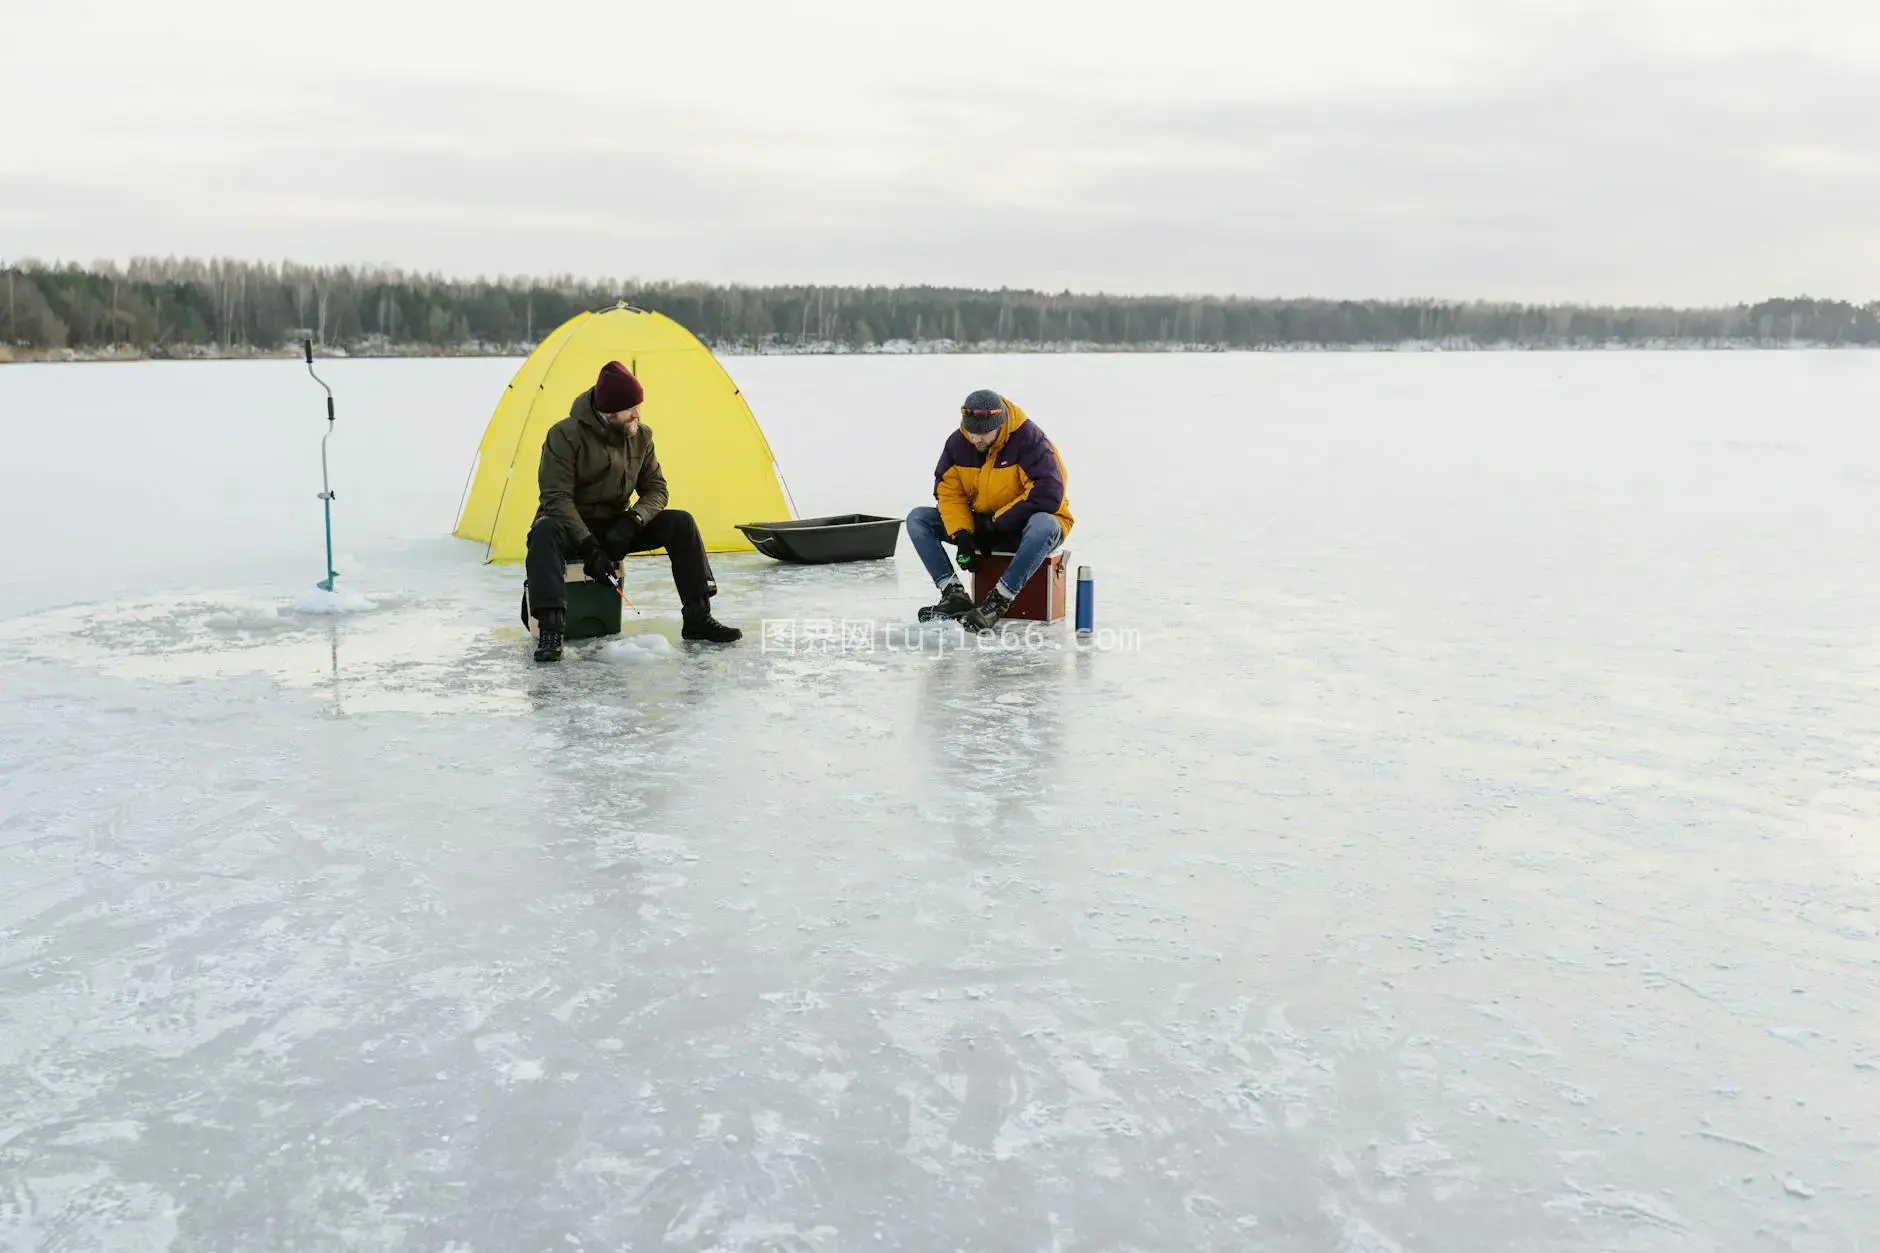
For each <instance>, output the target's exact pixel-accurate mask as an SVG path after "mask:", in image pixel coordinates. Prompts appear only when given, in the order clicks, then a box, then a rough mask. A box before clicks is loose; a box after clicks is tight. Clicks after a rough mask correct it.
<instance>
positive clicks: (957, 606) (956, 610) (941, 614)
mask: <svg viewBox="0 0 1880 1253" xmlns="http://www.w3.org/2000/svg"><path fill="white" fill-rule="evenodd" d="M972 607H973V598H972V597H970V596H968V595H967V594H966V589H965V588H964V587H961V586H960V581H959V580H958V579H953V580H951V581H949V582H948V583H947V585H946V586H945V587H943V588H941V589H940V603H939V604H937V605H922V606H921V608H920V620H921V621H922V622H932V621H933V620H934V619H935V618H961V617H964V616H965V615H966V614H967V613H969V612H971V610H972Z"/></svg>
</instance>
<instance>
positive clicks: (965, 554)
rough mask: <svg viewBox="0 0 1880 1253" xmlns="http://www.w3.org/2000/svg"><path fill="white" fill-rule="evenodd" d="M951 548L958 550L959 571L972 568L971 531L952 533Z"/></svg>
mask: <svg viewBox="0 0 1880 1253" xmlns="http://www.w3.org/2000/svg"><path fill="white" fill-rule="evenodd" d="M953 547H955V548H957V549H959V550H960V569H962V570H970V569H972V568H973V533H972V532H971V531H955V532H953Z"/></svg>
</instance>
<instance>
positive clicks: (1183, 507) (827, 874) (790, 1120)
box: [0, 353, 1880, 1253]
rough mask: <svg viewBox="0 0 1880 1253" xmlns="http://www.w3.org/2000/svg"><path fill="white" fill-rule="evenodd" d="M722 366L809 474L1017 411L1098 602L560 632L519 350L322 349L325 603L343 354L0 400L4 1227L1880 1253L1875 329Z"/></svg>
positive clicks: (836, 500)
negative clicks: (1004, 620) (1827, 346)
mask: <svg viewBox="0 0 1880 1253" xmlns="http://www.w3.org/2000/svg"><path fill="white" fill-rule="evenodd" d="M730 365H731V366H732V369H733V371H734V373H735V375H736V376H737V378H738V381H739V383H740V384H741V385H742V386H743V387H744V389H745V391H746V393H747V394H748V395H749V396H750V397H751V400H752V403H753V406H754V408H755V409H756V411H757V413H758V414H759V415H760V417H761V419H762V420H763V422H764V424H765V428H766V433H767V434H768V436H769V437H770V439H771V441H772V444H773V446H774V447H775V448H776V449H777V451H778V453H779V455H780V456H781V457H782V458H783V460H784V464H785V468H786V473H787V475H788V477H789V481H790V486H791V488H792V490H793V492H794V494H795V497H796V501H797V504H798V506H799V508H800V509H801V510H802V511H803V512H804V513H822V512H832V513H833V512H849V511H855V510H860V511H867V512H877V513H895V514H898V513H902V512H904V511H905V510H906V509H907V508H908V507H910V506H912V505H914V504H918V503H921V502H922V500H923V499H924V498H925V495H926V491H927V484H928V482H929V475H930V473H931V466H932V464H933V460H934V457H935V455H936V454H937V450H938V445H939V441H940V438H941V436H942V435H943V434H944V432H945V430H946V428H947V426H948V423H949V419H950V415H951V413H952V412H953V410H954V406H956V405H957V403H958V400H959V398H960V397H961V396H963V395H965V393H966V392H967V391H970V390H972V389H973V388H974V387H978V386H996V387H1000V388H1003V389H1004V390H1006V391H1007V392H1008V393H1009V394H1011V395H1012V396H1013V397H1014V398H1015V399H1017V400H1019V401H1020V403H1022V404H1024V405H1026V406H1027V407H1028V408H1029V409H1030V411H1031V412H1032V413H1033V414H1034V415H1035V416H1036V417H1037V418H1038V420H1039V421H1040V422H1041V424H1042V425H1044V426H1045V427H1046V429H1047V430H1049V431H1050V433H1051V434H1052V435H1054V436H1055V437H1057V438H1058V440H1059V441H1060V443H1061V444H1062V445H1063V448H1064V452H1065V456H1066V458H1067V460H1068V462H1069V465H1070V472H1071V484H1072V503H1073V506H1074V507H1075V509H1076V512H1077V515H1078V518H1079V522H1078V525H1077V529H1076V531H1075V533H1074V534H1073V536H1072V538H1071V541H1070V548H1071V549H1072V551H1073V554H1074V555H1073V558H1072V560H1073V562H1076V563H1088V564H1091V565H1093V566H1094V568H1095V573H1096V579H1097V594H1098V605H1099V613H1098V625H1099V626H1100V627H1103V628H1106V629H1107V630H1109V631H1110V632H1111V634H1110V635H1109V636H1107V637H1105V638H1104V639H1103V640H1101V641H1100V642H1099V643H1098V645H1096V646H1092V647H1083V648H1080V647H1078V646H1077V645H1075V644H1074V643H1073V642H1072V640H1071V637H1070V634H1069V630H1068V627H1062V628H1057V629H1055V631H1053V632H1040V633H1037V634H1036V635H1034V637H1033V638H1031V639H1027V638H1026V636H1025V633H1024V629H1023V628H1022V627H1021V626H1019V625H1018V624H1010V625H1009V626H1008V629H1007V631H1006V632H1005V633H1004V635H1003V636H1002V637H1001V638H1000V640H999V641H998V646H987V647H979V646H977V645H976V644H974V643H972V642H969V641H968V640H967V638H966V637H965V636H964V635H963V634H962V633H960V632H959V631H958V629H957V628H955V627H947V626H941V625H938V624H930V625H928V626H920V625H917V624H915V623H914V622H913V621H912V617H913V611H914V609H915V608H916V607H917V606H918V605H920V604H923V603H926V602H927V601H929V600H931V598H932V595H933V593H932V589H931V585H930V584H929V583H928V581H927V580H926V578H925V576H924V574H923V573H922V572H921V571H920V569H919V567H918V564H917V563H916V562H915V560H914V558H913V555H912V553H911V551H909V549H908V548H907V545H906V543H905V540H904V541H903V545H902V549H901V552H900V554H899V556H898V557H897V559H896V560H895V561H893V562H889V563H879V564H866V565H853V566H845V567H832V568H822V569H814V568H799V567H786V566H779V565H776V564H774V563H770V562H768V561H766V560H765V559H763V558H759V557H755V556H736V557H725V558H720V559H718V560H717V562H716V565H717V573H718V578H719V583H720V586H721V588H722V595H721V597H720V599H719V602H718V606H717V608H718V611H719V614H720V616H721V617H723V618H724V619H725V620H727V621H730V622H734V623H737V624H739V625H742V626H744V627H745V628H746V630H747V633H748V634H747V638H746V641H745V643H744V644H742V645H740V646H739V647H736V648H732V649H710V648H702V647H699V646H695V645H687V644H683V643H681V641H680V640H679V635H678V627H679V623H678V614H677V604H676V597H675V596H674V593H673V591H672V588H671V584H670V581H669V578H668V576H667V573H666V567H665V565H664V563H663V561H660V560H635V561H633V562H630V563H629V564H628V567H627V578H628V587H629V594H630V595H631V596H632V597H633V600H634V603H635V605H636V606H638V607H639V608H640V609H641V610H642V611H643V612H642V613H641V614H639V615H637V616H636V615H633V614H628V615H627V620H626V622H625V624H624V625H625V631H624V633H623V635H622V636H621V637H620V638H618V639H614V640H609V641H582V642H578V643H577V644H575V645H572V646H571V647H570V649H569V657H568V660H567V661H566V662H565V663H564V664H563V665H560V666H557V667H547V668H538V667H536V666H534V665H533V664H532V663H531V662H530V661H529V640H528V637H527V635H526V633H525V632H524V630H523V628H522V624H521V622H520V620H519V618H518V616H517V602H518V592H519V578H520V575H519V571H517V570H515V569H514V568H510V567H500V568H499V567H486V566H484V565H482V564H480V553H479V552H478V551H477V550H476V549H475V547H474V546H472V545H469V544H465V543H462V542H460V541H456V540H453V539H451V538H449V536H448V534H447V532H448V529H449V526H450V524H451V522H452V520H453V518H454V515H455V511H456V507H457V504H458V501H459V499H460V498H461V494H462V490H463V484H464V481H465V477H466V475H467V474H468V471H469V469H470V458H471V455H472V453H473V450H474V448H475V445H476V442H477V440H478V438H479V437H480V435H481V432H482V427H483V423H484V421H485V419H486V417H487V415H488V413H489V410H490V408H491V407H492V406H493V405H494V403H495V401H496V398H497V396H498V395H499V394H500V391H501V389H502V386H503V384H504V383H505V382H506V381H507V377H508V374H509V372H510V370H511V369H513V366H514V363H513V362H487V361H464V362H382V361H344V362H335V363H332V368H331V370H330V371H327V370H325V369H324V368H323V373H326V374H327V375H328V377H329V381H330V382H332V384H333V386H334V389H335V392H336V394H337V395H338V397H339V414H340V419H339V424H338V429H337V431H336V433H335V436H334V440H333V443H332V446H331V456H332V473H333V482H334V487H335V489H336V491H337V492H338V498H337V499H336V501H335V502H334V528H335V543H336V545H337V551H336V555H335V564H336V565H337V566H338V567H339V568H340V570H341V572H342V573H341V578H340V583H339V588H340V590H341V591H342V592H343V593H345V594H349V595H358V596H362V597H365V598H366V599H369V600H371V601H372V602H374V604H375V606H376V607H375V609H374V610H373V611H372V612H369V613H358V614H339V615H316V614H308V613H303V612H298V611H296V605H297V603H298V602H299V601H300V600H301V598H302V597H303V596H304V595H305V593H306V591H307V589H308V588H309V587H310V586H311V584H312V583H314V582H315V581H317V580H318V579H319V578H321V577H323V576H324V573H325V553H324V549H323V536H322V532H321V519H320V516H319V513H320V510H319V503H318V501H317V500H316V499H315V498H314V496H315V493H316V492H317V491H318V489H319V449H318V444H319V438H320V436H321V434H322V433H323V430H324V425H325V423H324V418H323V409H322V407H321V403H320V396H319V394H318V393H317V389H313V388H312V385H311V384H310V383H309V382H308V381H307V380H306V378H305V375H304V369H300V370H297V368H296V365H295V363H292V362H278V363H253V364H250V363H212V364H188V365H182V364H176V365H168V364H166V365H150V366H30V367H8V368H5V369H0V441H4V453H5V455H4V456H0V523H4V524H5V533H6V534H8V535H9V536H13V537H15V539H14V542H13V544H12V546H11V547H10V549H9V558H8V562H7V565H6V578H5V580H4V581H3V582H0V1248H8V1247H18V1248H32V1249H39V1248H46V1249H55V1248H111V1249H163V1248H176V1249H196V1248H292V1249H296V1250H314V1249H341V1248H389V1247H399V1248H403V1249H408V1250H409V1249H436V1250H443V1249H460V1250H472V1249H474V1250H498V1249H501V1250H513V1249H524V1248H527V1249H542V1248H571V1249H572V1248H588V1249H600V1248H609V1249H615V1248H671V1249H710V1248H719V1249H739V1248H749V1249H760V1248H761V1249H854V1248H867V1249H878V1248H881V1249H895V1248H901V1249H952V1248H972V1249H991V1250H998V1249H1025V1250H1033V1249H1049V1248H1060V1249H1072V1248H1080V1249H1158V1250H1159V1249H1243V1248H1246V1249H1288V1250H1295V1249H1296V1250H1308V1249H1310V1250H1318V1249H1406V1250H1409V1249H1441V1250H1472V1249H1480V1250H1505V1249H1511V1248H1532V1249H1549V1250H1554V1249H1562V1250H1594V1249H1626V1250H1674V1249H1675V1250H1691V1249H1699V1250H1702V1249H1714V1250H1726V1249H1739V1248H1757V1249H1765V1248H1766V1249H1794V1250H1809V1251H1811V1253H1813V1251H1837V1253H1838V1251H1840V1250H1850V1251H1851V1250H1854V1249H1858V1248H1864V1247H1868V1246H1869V1245H1871V1243H1872V1233H1873V1232H1875V1231H1880V1198H1877V1197H1876V1195H1875V1190H1876V1187H1877V1186H1880V1185H1877V1184H1876V1181H1877V1180H1880V1130H1877V1128H1880V1069H1876V1067H1877V1066H1880V1044H1876V1040H1875V1035H1874V1028H1873V1023H1874V1022H1875V1021H1876V1011H1880V948H1877V947H1876V944H1877V942H1880V904H1877V897H1876V891H1875V887H1876V867H1877V865H1880V860H1877V859H1876V855H1875V852H1874V846H1873V837H1874V834H1875V832H1876V830H1877V829H1880V742H1877V741H1876V739H1875V736H1874V731H1873V728H1874V725H1875V710H1876V708H1880V629H1877V628H1880V562H1877V561H1876V554H1877V553H1880V426H1876V425H1875V424H1874V423H1873V421H1872V414H1873V413H1875V412H1876V411H1880V357H1875V356H1873V355H1870V354H1869V355H1861V354H1851V353H1850V354H1830V353H1822V354H1770V355H1747V354H1745V355H1732V354H1665V355H1646V354H1634V353H1623V354H1601V355H1573V354H1559V355H1533V356H1510V355H1499V354H1481V355H1429V356H1403V357H1391V356H1363V357H1338V356H1325V357H1309V356H1220V357H1125V356H1118V357H1100V358H1018V359H975V358H905V359H894V360H881V359H863V360H857V359H781V360H779V359H764V360H749V361H740V360H733V361H731V362H730ZM107 371H108V372H109V373H110V375H111V378H112V379H113V381H114V387H113V394H114V395H117V396H121V395H123V394H124V393H125V391H126V389H129V390H132V391H134V392H135V393H136V394H137V395H138V396H139V397H140V400H141V402H142V403H140V404H138V405H136V406H125V405H122V404H113V405H111V406H109V407H106V406H104V405H101V404H99V403H97V402H96V401H94V400H92V399H90V398H91V397H93V396H95V395H97V394H98V393H97V389H96V388H94V387H93V386H92V385H91V384H92V380H94V379H95V378H97V377H100V375H101V374H102V373H103V372H107ZM74 426H81V427H83V428H84V429H85V430H86V432H87V444H86V453H85V456H84V457H83V458H81V459H79V460H78V461H73V460H72V459H71V458H70V456H69V455H68V450H69V444H70V439H71V429H72V428H73V427H74ZM684 492H685V485H684V483H683V481H676V482H675V483H674V503H675V505H679V506H681V507H682V506H683V500H684ZM107 554H108V555H110V557H111V559H110V560H104V559H102V555H107ZM766 620H768V624H767V623H766ZM786 626H787V627H788V630H787V631H786V630H785V629H784V628H785V627H786ZM1125 632H1127V633H1128V634H1124V633H1125ZM1863 1241H1864V1242H1865V1243H1863Z"/></svg>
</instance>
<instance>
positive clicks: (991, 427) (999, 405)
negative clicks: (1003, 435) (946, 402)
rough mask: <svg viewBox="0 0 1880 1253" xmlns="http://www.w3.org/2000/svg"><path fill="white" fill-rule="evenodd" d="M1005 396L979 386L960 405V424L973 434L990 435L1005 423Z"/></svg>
mask: <svg viewBox="0 0 1880 1253" xmlns="http://www.w3.org/2000/svg"><path fill="white" fill-rule="evenodd" d="M1006 413H1007V410H1006V407H1005V397H1003V396H1001V395H999V393H997V392H995V391H992V390H990V389H989V388H984V387H982V388H980V389H979V390H978V391H976V392H974V393H973V394H972V395H970V396H968V397H967V398H966V403H964V404H962V405H961V406H960V425H961V426H962V427H964V428H966V430H967V431H968V432H969V433H970V434H973V435H990V434H991V433H992V432H994V431H996V430H998V429H999V428H1000V427H1002V426H1004V425H1005V417H1006Z"/></svg>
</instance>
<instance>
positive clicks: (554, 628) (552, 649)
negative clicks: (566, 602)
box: [535, 609, 567, 661]
mask: <svg viewBox="0 0 1880 1253" xmlns="http://www.w3.org/2000/svg"><path fill="white" fill-rule="evenodd" d="M566 624H567V611H566V610H562V609H544V610H543V611H542V614H541V617H539V618H537V619H536V636H535V659H536V660H537V661H560V660H561V633H562V628H563V627H564V626H565V625H566Z"/></svg>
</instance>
